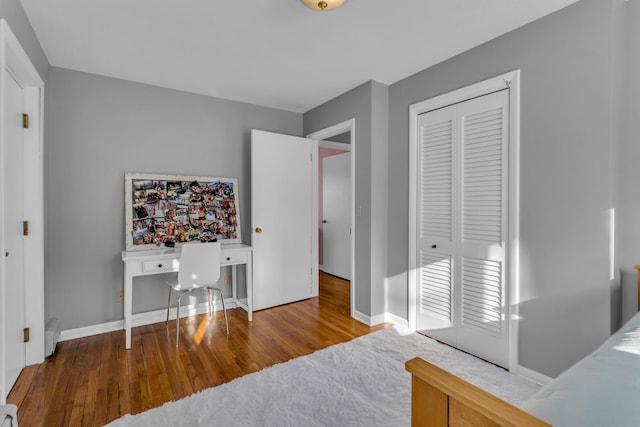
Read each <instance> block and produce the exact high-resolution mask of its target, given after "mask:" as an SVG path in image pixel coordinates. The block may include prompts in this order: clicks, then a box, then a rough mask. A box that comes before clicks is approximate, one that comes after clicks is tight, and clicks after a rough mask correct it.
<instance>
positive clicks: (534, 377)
mask: <svg viewBox="0 0 640 427" xmlns="http://www.w3.org/2000/svg"><path fill="white" fill-rule="evenodd" d="M516 373H517V374H518V375H519V376H521V377H522V378H526V379H528V380H529V381H533V382H534V383H536V384H540V385H542V386H545V385H547V384H549V383H550V382H551V381H553V378H551V377H548V376H546V375H544V374H541V373H540V372H537V371H534V370H532V369H529V368H525V367H524V366H522V365H518V371H517V372H516Z"/></svg>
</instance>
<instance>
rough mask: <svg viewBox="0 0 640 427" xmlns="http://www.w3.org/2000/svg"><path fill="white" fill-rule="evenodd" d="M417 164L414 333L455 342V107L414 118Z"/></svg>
mask: <svg viewBox="0 0 640 427" xmlns="http://www.w3.org/2000/svg"><path fill="white" fill-rule="evenodd" d="M418 129H419V135H420V144H419V148H418V150H419V153H420V158H421V159H422V162H421V163H422V164H421V174H420V176H421V179H420V182H419V185H418V189H419V190H418V191H419V194H418V198H419V203H418V209H419V211H420V212H419V214H418V221H419V228H418V230H419V233H420V238H419V240H418V241H419V254H418V260H419V262H420V268H419V272H418V284H419V286H418V304H419V307H418V310H417V313H418V315H417V323H418V324H417V328H418V330H424V329H427V330H429V335H430V336H432V337H433V338H436V339H439V340H441V341H445V342H455V339H456V330H455V324H454V319H455V313H454V300H455V299H454V287H453V284H454V268H453V267H454V259H453V255H454V251H455V245H454V241H455V238H456V235H455V230H454V223H455V221H456V219H457V218H456V210H457V209H456V198H455V197H454V187H455V186H454V178H455V175H456V174H455V172H454V161H453V160H454V156H455V154H456V153H455V146H454V143H453V142H454V140H455V138H456V107H455V106H453V107H448V108H443V109H440V110H436V111H434V112H431V113H429V114H423V115H421V116H420V117H419V118H418Z"/></svg>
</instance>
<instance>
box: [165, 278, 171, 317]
mask: <svg viewBox="0 0 640 427" xmlns="http://www.w3.org/2000/svg"><path fill="white" fill-rule="evenodd" d="M169 310H171V287H169V302H168V303H167V320H166V321H165V322H164V323H165V324H166V325H167V326H169Z"/></svg>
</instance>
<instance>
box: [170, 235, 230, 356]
mask: <svg viewBox="0 0 640 427" xmlns="http://www.w3.org/2000/svg"><path fill="white" fill-rule="evenodd" d="M219 278H220V243H219V242H214V243H188V244H186V245H184V246H183V247H182V253H181V254H180V266H179V267H178V283H175V284H174V283H170V284H169V303H168V304H167V324H168V323H169V309H170V308H171V294H172V293H173V291H175V292H178V293H179V295H178V305H177V310H176V311H177V313H176V347H177V346H178V342H179V337H180V301H181V299H182V297H183V296H184V295H187V294H192V293H193V292H196V291H199V290H206V291H207V300H208V303H209V316H211V306H212V295H211V294H212V292H214V291H217V292H220V300H221V301H222V311H223V312H224V322H225V324H226V326H227V335H229V322H228V321H227V309H226V308H225V306H224V295H223V293H222V289H220V288H216V287H215V284H216V283H217V282H218V279H219Z"/></svg>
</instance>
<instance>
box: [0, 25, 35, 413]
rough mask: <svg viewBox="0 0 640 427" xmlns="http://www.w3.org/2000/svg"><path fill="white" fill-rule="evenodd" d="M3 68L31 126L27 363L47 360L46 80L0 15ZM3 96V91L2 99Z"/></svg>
mask: <svg viewBox="0 0 640 427" xmlns="http://www.w3.org/2000/svg"><path fill="white" fill-rule="evenodd" d="M0 62H1V65H0V69H1V70H2V71H3V73H2V78H1V79H0V80H1V83H0V85H1V87H0V94H4V70H6V71H7V72H8V73H9V74H10V75H11V76H12V77H13V78H15V80H16V82H18V84H19V85H20V86H21V87H22V89H23V96H24V109H25V112H26V113H28V114H29V116H30V120H29V121H30V128H29V129H28V130H26V131H25V135H24V147H25V155H26V157H25V165H26V166H25V168H24V171H25V176H27V174H28V176H27V177H26V179H25V186H27V187H28V188H29V193H30V194H33V195H34V197H33V198H30V199H29V200H25V206H24V209H25V212H29V217H28V218H25V219H26V220H28V221H29V229H30V234H29V236H28V238H26V239H25V248H24V251H25V252H24V253H25V259H28V260H29V267H28V269H27V270H28V271H26V272H25V273H26V274H25V325H26V326H27V327H29V328H30V333H31V340H30V342H29V343H27V344H26V345H25V364H26V365H32V364H35V363H41V362H42V361H44V325H45V322H44V212H43V206H44V201H43V194H44V179H43V160H42V144H43V117H44V114H43V112H44V106H43V97H44V82H43V80H42V79H41V78H40V75H39V74H38V71H37V69H36V68H35V67H34V66H33V64H32V63H31V61H30V60H29V57H28V55H27V53H26V52H25V51H24V49H23V48H22V46H21V45H20V42H19V41H18V39H17V38H16V36H15V35H14V34H13V32H12V31H11V29H10V28H9V25H8V24H7V21H6V20H4V19H0ZM0 99H4V95H2V97H0ZM4 108H5V107H4V105H2V104H1V103H0V122H1V121H2V119H1V118H2V117H4ZM3 135H4V123H0V159H1V158H3V156H4V136H3ZM0 194H4V171H3V166H2V162H0ZM4 209H5V206H4V198H3V197H0V253H2V254H4V253H5V251H6V246H5V241H4V236H5V233H4ZM4 264H5V261H4V256H1V257H0V403H4V402H5V398H6V395H7V391H6V390H5V369H6V365H5V351H6V343H5V337H6V336H7V334H6V331H5V327H6V319H5V318H4V313H5V310H4V309H3V308H4V304H5V303H6V300H5V277H4V271H5V267H4Z"/></svg>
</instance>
